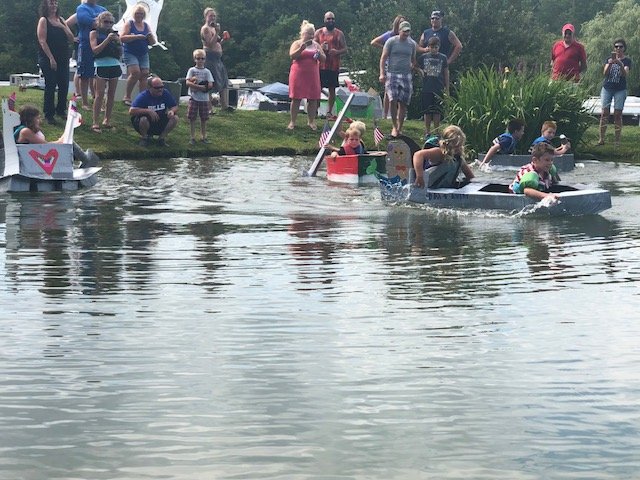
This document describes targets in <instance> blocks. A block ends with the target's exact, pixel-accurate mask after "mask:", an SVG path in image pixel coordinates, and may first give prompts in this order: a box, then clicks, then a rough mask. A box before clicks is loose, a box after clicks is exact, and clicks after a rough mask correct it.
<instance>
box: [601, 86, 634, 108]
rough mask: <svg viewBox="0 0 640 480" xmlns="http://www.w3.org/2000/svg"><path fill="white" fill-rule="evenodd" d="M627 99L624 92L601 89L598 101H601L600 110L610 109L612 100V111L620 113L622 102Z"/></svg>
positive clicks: (622, 106)
mask: <svg viewBox="0 0 640 480" xmlns="http://www.w3.org/2000/svg"><path fill="white" fill-rule="evenodd" d="M626 99H627V91H626V90H607V89H606V88H604V87H602V90H601V91H600V100H601V101H602V109H603V110H607V109H611V100H613V109H614V110H619V111H622V109H623V108H624V101H625V100H626Z"/></svg>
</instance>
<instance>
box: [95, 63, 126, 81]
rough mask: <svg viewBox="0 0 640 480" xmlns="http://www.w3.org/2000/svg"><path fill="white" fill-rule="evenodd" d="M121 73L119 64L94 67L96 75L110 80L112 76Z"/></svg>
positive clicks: (115, 76) (114, 76) (118, 76)
mask: <svg viewBox="0 0 640 480" xmlns="http://www.w3.org/2000/svg"><path fill="white" fill-rule="evenodd" d="M120 75H122V69H121V68H120V65H117V66H115V65H114V66H112V67H96V75H95V76H96V77H98V78H102V79H104V80H111V79H112V78H120Z"/></svg>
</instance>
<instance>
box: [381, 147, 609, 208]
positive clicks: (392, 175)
mask: <svg viewBox="0 0 640 480" xmlns="http://www.w3.org/2000/svg"><path fill="white" fill-rule="evenodd" d="M418 148H419V147H418V146H417V144H416V143H415V142H414V141H413V140H411V139H409V138H407V137H404V136H400V137H398V138H395V139H392V140H391V141H390V142H389V145H388V149H387V150H388V153H389V154H388V156H387V177H385V178H383V179H381V181H380V191H381V195H382V199H383V200H384V201H386V202H391V203H415V204H424V205H429V206H433V207H444V208H453V209H472V210H473V209H476V210H500V211H507V212H510V213H518V212H527V211H531V210H535V211H536V212H537V213H540V214H543V215H554V216H555V215H591V214H596V213H599V212H602V211H604V210H607V209H608V208H611V194H610V192H609V191H607V190H603V189H601V188H597V187H591V186H587V185H565V184H562V183H561V184H558V185H554V186H553V187H552V190H551V192H552V193H557V194H558V196H559V200H558V201H557V202H549V201H547V200H543V201H538V200H535V199H532V198H530V197H527V196H526V195H519V194H515V193H510V192H509V185H508V184H506V183H500V182H491V181H488V182H482V181H473V182H468V181H458V175H459V173H460V165H459V164H455V163H453V162H451V163H444V164H441V165H438V166H436V167H431V168H429V169H427V170H426V171H425V173H424V180H425V185H426V187H423V188H418V187H416V186H414V185H413V182H414V176H415V173H414V171H413V168H412V167H413V165H412V163H411V159H412V157H413V153H415V151H417V149H418Z"/></svg>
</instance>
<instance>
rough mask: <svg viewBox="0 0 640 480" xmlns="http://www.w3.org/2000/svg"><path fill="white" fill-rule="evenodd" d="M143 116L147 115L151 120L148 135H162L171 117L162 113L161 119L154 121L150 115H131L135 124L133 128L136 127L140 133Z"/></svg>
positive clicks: (132, 122)
mask: <svg viewBox="0 0 640 480" xmlns="http://www.w3.org/2000/svg"><path fill="white" fill-rule="evenodd" d="M142 117H147V119H148V120H149V124H150V126H149V131H148V132H147V135H160V134H161V133H162V132H164V129H165V128H166V127H167V123H169V117H167V116H166V115H160V119H159V120H158V121H157V122H152V121H151V118H150V117H149V115H136V116H135V117H131V125H133V128H135V129H136V132H138V133H140V120H141V119H142Z"/></svg>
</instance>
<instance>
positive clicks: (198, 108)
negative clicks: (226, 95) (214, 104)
mask: <svg viewBox="0 0 640 480" xmlns="http://www.w3.org/2000/svg"><path fill="white" fill-rule="evenodd" d="M206 58H207V56H206V53H205V51H204V50H203V49H201V48H198V49H196V50H194V51H193V61H194V62H195V66H193V67H191V68H190V69H189V71H188V72H187V86H188V87H189V108H188V109H187V118H188V119H189V124H190V126H191V140H189V145H195V144H196V119H197V118H198V116H199V117H200V135H201V142H202V143H210V142H209V140H207V120H209V91H210V90H211V89H212V88H213V75H212V74H211V71H210V70H209V69H208V68H206V67H205V66H204V62H205V60H206Z"/></svg>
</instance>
